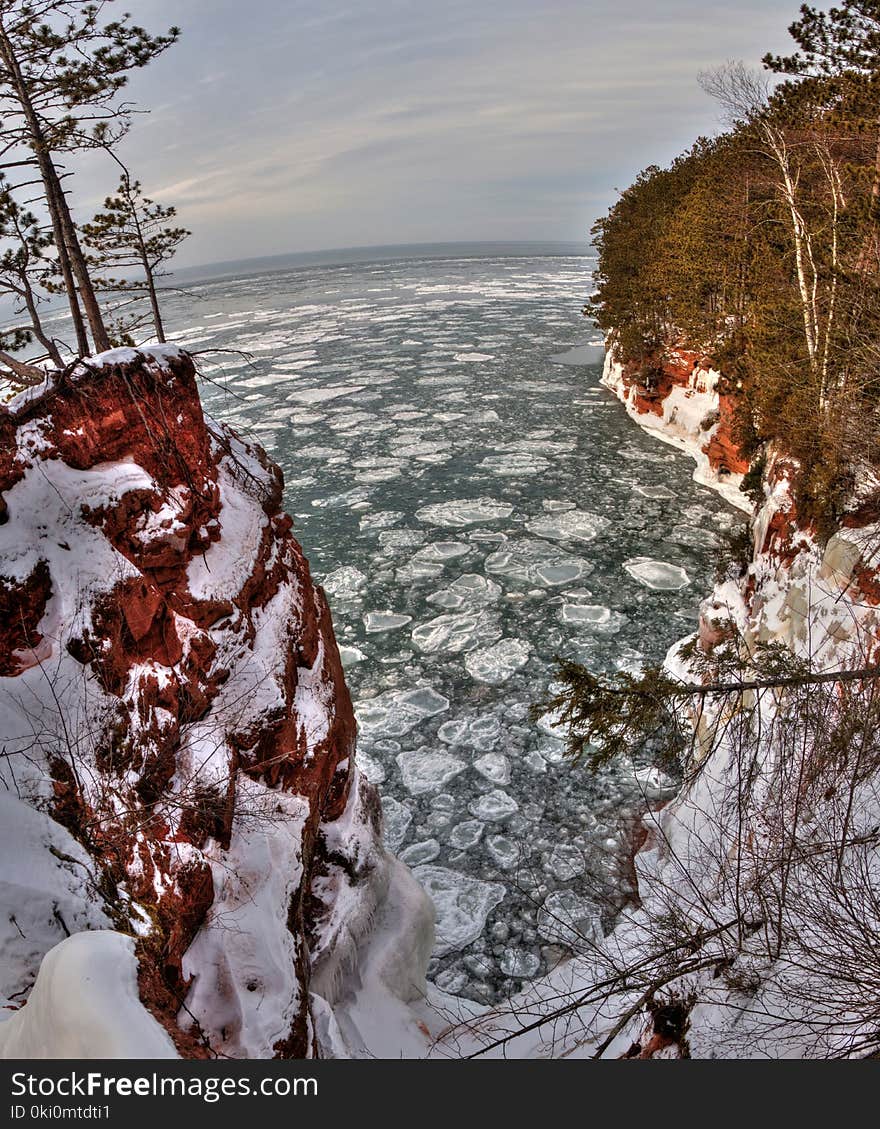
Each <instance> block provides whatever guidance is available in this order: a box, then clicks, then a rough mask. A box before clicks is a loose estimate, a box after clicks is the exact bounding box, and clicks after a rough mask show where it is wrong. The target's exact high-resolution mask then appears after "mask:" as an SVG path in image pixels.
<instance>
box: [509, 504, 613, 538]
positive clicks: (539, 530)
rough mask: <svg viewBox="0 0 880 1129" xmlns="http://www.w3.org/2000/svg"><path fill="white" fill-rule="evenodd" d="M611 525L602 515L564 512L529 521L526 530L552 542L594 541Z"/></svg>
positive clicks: (575, 511) (573, 511) (578, 511)
mask: <svg viewBox="0 0 880 1129" xmlns="http://www.w3.org/2000/svg"><path fill="white" fill-rule="evenodd" d="M610 524H611V522H610V521H609V520H608V518H607V517H603V516H602V515H601V514H593V513H587V512H586V511H584V510H564V511H562V512H561V513H554V514H547V515H546V516H544V517H538V518H534V519H533V520H532V521H527V522H526V529H527V530H528V531H529V533H534V535H535V536H536V537H549V538H550V540H552V541H594V540H595V539H596V538H597V537H599V536H600V535H601V534H602V533H604V532H605V530H606V529H607V528H608V527H609V525H610Z"/></svg>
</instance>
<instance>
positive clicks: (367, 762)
mask: <svg viewBox="0 0 880 1129" xmlns="http://www.w3.org/2000/svg"><path fill="white" fill-rule="evenodd" d="M356 759H357V766H358V768H359V769H360V770H361V772H362V773H363V774H364V776H366V778H367V780H369V782H370V783H371V784H383V783H384V782H385V765H384V764H382V763H381V762H380V761H377V760H376V758H375V757H371V756H370V754H369V753H368V752H367V751H366V750H365V749H358V751H357V758H356Z"/></svg>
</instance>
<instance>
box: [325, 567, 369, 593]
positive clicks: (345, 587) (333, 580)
mask: <svg viewBox="0 0 880 1129" xmlns="http://www.w3.org/2000/svg"><path fill="white" fill-rule="evenodd" d="M366 583H367V578H366V576H364V574H363V573H362V572H361V571H360V570H359V569H356V568H352V567H351V566H350V565H343V567H342V568H337V569H335V570H334V571H333V572H331V573H328V574H327V576H325V577H324V583H323V585H322V587H323V589H324V591H325V592H326V593H327V594H328V595H330V596H338V597H339V599H341V600H351V599H354V598H355V597H356V596H357V595H358V593H359V592H360V591H361V589H362V588H363V587H364V586H365V584H366Z"/></svg>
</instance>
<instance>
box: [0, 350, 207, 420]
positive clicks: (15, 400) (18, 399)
mask: <svg viewBox="0 0 880 1129" xmlns="http://www.w3.org/2000/svg"><path fill="white" fill-rule="evenodd" d="M186 355H187V354H186V352H185V350H183V349H181V348H180V346H179V345H158V344H157V345H139V346H138V347H137V348H136V349H132V348H129V347H127V346H126V347H124V348H120V349H108V350H106V352H104V353H96V354H95V356H94V357H83V358H82V360H81V361H79V362H77V368H76V369H74V370H73V373H72V376H71V379H73V380H76V379H77V377H78V376H80V375H81V374H82V372H83V371H86V372H88V371H89V370H93V369H96V368H109V367H111V366H113V365H131V364H137V363H138V362H140V363H144V362H146V363H147V364H152V365H153V366H154V367H155V368H157V369H167V368H168V367H169V365H170V364H171V363H172V362H173V361H177V360H180V359H181V358H182V357H184V356H186ZM58 371H59V370H58V369H54V368H50V367H46V375H45V377H44V379H43V380H42V381H41V382H40V383H39V384H34V385H31V386H30V387H28V388H25V389H24V390H23V391H21V392H19V393H17V394H16V395H15V396H11V397H10V398H9V399H8V400H7V401H6V403H5V404H4V405H3V407H4V408H5V409H6V410H7V411H8V412H9V413H10V414H11V415H18V414H19V413H20V412H21V411H23V410H24V409H25V408H26V407H28V405H29V404H32V403H33V402H34V401H35V400H39V399H40V397H41V396H44V395H45V394H46V393H47V392H50V391H51V390H52V389H53V388H54V387H55V378H56V375H57V373H58Z"/></svg>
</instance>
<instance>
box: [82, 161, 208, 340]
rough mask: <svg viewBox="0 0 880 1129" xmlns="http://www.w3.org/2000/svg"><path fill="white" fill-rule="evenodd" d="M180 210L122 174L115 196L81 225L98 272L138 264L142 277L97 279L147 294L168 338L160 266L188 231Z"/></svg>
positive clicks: (103, 286) (108, 287)
mask: <svg viewBox="0 0 880 1129" xmlns="http://www.w3.org/2000/svg"><path fill="white" fill-rule="evenodd" d="M176 215H177V210H176V209H175V208H173V207H167V208H166V207H163V206H162V205H161V204H157V203H155V201H153V200H150V199H148V198H147V197H146V196H144V195H143V192H142V190H141V185H140V182H139V181H137V180H135V181H132V179H131V177H130V176H129V174H128V172H127V171H125V172H123V174H122V176H121V177H120V180H119V187H118V188H117V190H116V195H115V196H108V197H107V199H106V200H105V201H104V210H103V211H101V212H98V214H97V215H96V216H95V217H94V219H93V220H92V221H91V222H90V223H87V224H83V227H82V233H83V237H84V242H85V244H86V246H87V247H88V248H89V249H90V250H91V251H92V254H91V255H89V257H88V262H89V265H90V267H93V268H94V269H95V270H96V271H99V272H104V271H108V270H110V271H113V270H127V269H131V268H136V269H138V270H140V271H141V272H142V273H143V278H142V279H123V278H116V277H104V276H103V275H102V276H101V277H100V278H98V279H97V280H96V285H97V286H98V288H99V289H100V290H105V291H110V292H114V291H117V292H119V291H124V292H127V293H135V294H137V293H141V294H146V295H147V297H148V299H149V302H150V310H151V313H152V319H153V325H154V327H155V330H156V340H157V341H162V342H164V341H165V328H164V326H163V324H162V313H161V310H160V308H159V298H158V292H157V287H156V280H157V278H159V277H161V275H163V274H165V273H167V272H165V271H163V270H162V267H163V264H165V263H167V262H168V261H169V260H170V259H171V258H172V257H173V256H174V254H175V253H176V251H177V248H178V247H179V246H180V244H181V243H182V242H183V241H184V239H186V238H187V236H188V235H189V234H190V232H189V231H187V229H186V228H184V227H175V226H173V224H171V222H170V221H172V220H174V219H175V217H176Z"/></svg>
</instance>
